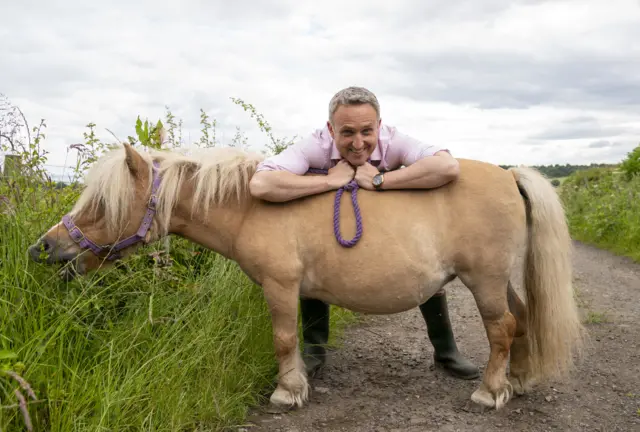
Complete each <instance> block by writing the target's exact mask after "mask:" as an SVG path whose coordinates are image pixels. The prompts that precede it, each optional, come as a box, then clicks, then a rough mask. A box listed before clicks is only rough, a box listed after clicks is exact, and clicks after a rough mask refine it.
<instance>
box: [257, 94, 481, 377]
mask: <svg viewBox="0 0 640 432" xmlns="http://www.w3.org/2000/svg"><path fill="white" fill-rule="evenodd" d="M401 167H403V168H402V169H399V168H401ZM310 168H316V169H327V170H328V175H326V176H305V175H304V174H305V173H306V172H307V171H308V170H309V169H310ZM458 170H459V167H458V162H457V161H456V159H454V158H453V157H452V156H451V154H450V153H449V151H448V150H446V149H443V148H440V147H438V146H435V145H433V144H427V143H424V142H422V141H419V140H417V139H415V138H412V137H410V136H408V135H406V134H403V133H401V132H400V131H398V130H397V129H396V128H395V127H393V126H389V125H384V124H382V120H381V117H380V105H379V103H378V99H377V98H376V96H375V95H374V94H373V93H372V92H370V91H369V90H367V89H365V88H362V87H348V88H345V89H343V90H340V91H339V92H338V93H336V94H335V95H334V96H333V98H332V99H331V101H330V103H329V119H328V121H327V124H326V126H325V127H324V128H323V129H320V130H316V131H315V132H314V133H312V134H311V135H310V136H309V137H307V138H306V139H304V140H302V141H300V142H298V143H297V144H294V145H292V146H290V147H288V148H286V149H285V150H284V151H282V152H281V153H280V154H278V155H275V156H272V157H269V158H266V159H265V160H264V161H263V162H262V163H261V164H260V165H259V166H258V168H257V172H256V174H255V175H254V176H253V178H252V180H251V184H250V189H251V194H252V195H253V196H255V197H256V198H261V199H264V200H267V201H273V202H285V201H290V200H294V199H296V198H300V197H303V196H308V195H312V194H318V193H322V192H327V191H331V190H336V189H339V188H340V187H342V186H344V185H346V184H347V183H349V182H350V181H351V180H353V179H354V178H355V180H356V182H357V183H358V185H359V186H360V187H361V188H364V189H368V190H392V189H417V188H422V189H430V188H436V187H439V186H442V185H444V184H447V183H449V182H451V181H453V180H455V179H456V178H457V176H458ZM301 309H302V325H303V339H304V358H305V363H306V367H307V371H308V372H309V374H310V375H314V374H315V373H316V372H317V370H318V369H319V368H320V367H321V366H322V365H323V364H324V361H325V356H326V352H325V349H324V346H323V345H325V344H326V343H327V341H328V338H329V305H328V304H326V303H324V302H322V301H319V300H315V299H304V298H303V299H301ZM420 311H421V312H422V315H423V317H424V320H425V322H426V324H427V333H428V335H429V339H430V341H431V343H432V344H433V347H434V360H435V362H436V364H438V365H441V366H443V367H444V368H445V369H446V370H447V371H449V372H450V373H451V374H452V375H454V376H457V377H460V378H464V379H472V378H476V377H478V376H479V372H478V369H477V367H476V366H475V365H473V364H471V363H470V362H469V361H468V360H466V359H465V358H464V357H462V355H461V354H460V353H459V351H458V348H457V346H456V343H455V340H454V337H453V331H452V329H451V323H450V321H449V314H448V309H447V300H446V296H445V292H444V290H441V291H440V292H438V293H437V294H436V295H434V296H433V297H431V298H430V299H429V300H427V302H425V303H424V304H422V305H420Z"/></svg>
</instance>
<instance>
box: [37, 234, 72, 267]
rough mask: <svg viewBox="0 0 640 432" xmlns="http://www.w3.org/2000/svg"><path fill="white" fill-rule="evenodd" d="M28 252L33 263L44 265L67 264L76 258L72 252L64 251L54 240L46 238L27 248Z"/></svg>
mask: <svg viewBox="0 0 640 432" xmlns="http://www.w3.org/2000/svg"><path fill="white" fill-rule="evenodd" d="M28 252H29V256H30V257H31V259H32V260H33V261H35V262H37V263H44V264H60V263H67V262H69V261H72V260H73V259H75V258H76V254H75V253H74V252H67V251H65V250H64V249H63V248H61V247H60V245H58V244H56V242H55V241H54V240H52V239H49V238H46V237H42V238H41V239H39V240H38V241H37V242H36V243H34V244H32V245H31V246H29V249H28Z"/></svg>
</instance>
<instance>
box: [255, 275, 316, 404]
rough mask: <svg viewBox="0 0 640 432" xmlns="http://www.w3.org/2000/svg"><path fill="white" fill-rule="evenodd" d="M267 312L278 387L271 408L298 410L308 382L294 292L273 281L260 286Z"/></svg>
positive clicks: (302, 402)
mask: <svg viewBox="0 0 640 432" xmlns="http://www.w3.org/2000/svg"><path fill="white" fill-rule="evenodd" d="M263 290H264V294H265V299H266V301H267V304H268V305H269V310H270V312H271V321H272V326H273V343H274V347H275V354H276V358H277V360H278V365H279V372H278V386H277V387H276V389H275V391H274V392H273V394H272V395H271V398H270V401H271V408H272V409H276V410H278V411H286V410H288V409H290V408H294V407H296V406H297V407H302V406H303V405H304V403H305V402H306V401H307V400H308V398H309V383H308V381H307V374H306V371H305V367H304V362H303V360H302V356H301V355H300V350H299V349H298V327H297V324H298V322H297V320H298V290H297V289H294V288H287V287H285V286H283V285H282V284H280V283H277V282H275V281H269V282H266V283H264V284H263Z"/></svg>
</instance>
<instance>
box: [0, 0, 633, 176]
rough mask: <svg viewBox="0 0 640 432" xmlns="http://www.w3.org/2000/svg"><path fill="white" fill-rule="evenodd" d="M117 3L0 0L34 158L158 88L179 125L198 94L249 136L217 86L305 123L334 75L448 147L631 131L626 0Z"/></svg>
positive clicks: (8, 83)
mask: <svg viewBox="0 0 640 432" xmlns="http://www.w3.org/2000/svg"><path fill="white" fill-rule="evenodd" d="M132 3H134V2H131V1H123V0H117V1H114V0H112V1H108V2H99V3H95V2H87V1H79V0H65V1H60V0H48V1H47V2H42V1H35V0H22V1H21V2H17V1H9V0H0V14H1V15H2V16H3V19H2V25H1V26H0V62H1V67H0V93H4V94H5V95H6V96H8V97H9V99H10V100H11V101H12V102H13V103H15V104H17V105H19V106H20V107H21V108H22V110H23V111H24V112H25V114H26V116H27V117H28V119H29V120H30V122H31V123H32V125H34V124H36V123H37V122H38V120H39V119H41V118H45V119H46V121H47V124H48V128H47V133H48V137H47V140H46V143H47V144H46V145H47V149H48V150H49V151H51V153H52V154H51V155H50V163H52V164H64V162H65V155H66V148H67V146H68V145H69V144H73V143H75V142H79V141H81V140H82V133H83V132H84V131H85V125H86V124H87V123H89V122H94V123H96V124H97V126H98V133H99V136H100V137H101V138H103V139H105V140H110V141H114V138H113V137H112V136H111V135H110V134H109V133H108V132H107V131H106V130H105V128H108V129H110V130H112V131H113V132H114V133H115V134H116V135H117V136H118V137H119V138H121V139H125V138H126V136H127V135H135V131H134V123H135V119H136V116H137V115H141V116H142V117H143V118H144V117H148V118H149V119H152V120H157V119H158V118H161V117H163V116H164V113H165V106H166V105H168V106H170V107H171V109H172V111H173V112H174V114H175V115H177V116H178V117H180V118H182V119H183V121H184V125H185V137H186V138H189V137H190V138H191V140H192V141H197V139H198V137H199V125H198V121H199V109H200V108H203V109H204V110H206V112H207V113H208V114H209V115H210V116H211V117H215V118H216V119H217V120H218V122H219V124H220V128H221V129H220V130H219V132H218V133H219V134H222V133H224V135H223V136H221V137H220V138H222V140H223V141H227V142H228V141H230V140H231V139H232V137H233V134H234V132H235V128H236V126H238V127H240V128H241V129H242V130H244V131H246V133H247V135H248V137H249V144H250V146H251V148H252V149H254V150H259V149H261V148H262V146H263V144H264V143H265V142H266V136H264V135H263V134H262V133H261V132H260V131H259V130H258V129H257V127H256V125H255V122H254V121H253V120H252V119H251V118H250V117H249V115H248V114H247V113H245V112H243V110H242V109H241V108H240V107H238V106H236V105H234V104H233V103H232V102H231V101H230V99H229V98H230V97H238V98H242V99H244V100H246V101H248V102H250V103H252V104H254V105H255V106H256V107H257V109H258V110H259V111H260V112H261V113H262V114H263V115H264V116H265V117H266V119H267V120H268V121H269V122H270V124H271V125H272V126H273V128H274V132H275V134H276V135H277V136H282V137H292V136H294V135H298V136H303V135H305V134H308V133H310V132H312V131H313V129H315V128H320V127H322V126H323V125H324V124H325V122H326V119H327V105H328V102H329V99H330V98H331V96H332V95H333V94H334V93H335V92H336V91H337V90H339V89H340V88H343V87H346V86H349V85H361V86H365V87H368V88H369V89H371V90H372V91H374V92H375V93H376V94H377V96H378V98H379V99H380V102H381V104H382V119H383V121H384V122H387V123H390V124H393V125H395V126H397V127H399V128H401V129H402V130H403V131H405V132H407V133H409V134H411V135H414V136H415V137H417V138H420V139H422V140H425V141H430V142H434V143H438V144H441V145H445V146H447V147H448V148H450V149H451V151H452V152H453V154H454V155H455V156H458V157H464V158H477V159H481V160H485V161H489V162H493V163H501V164H503V163H504V164H521V163H522V164H549V163H567V162H569V163H590V162H618V161H620V160H621V159H622V158H624V157H625V155H626V153H627V152H628V151H630V150H631V149H632V148H633V147H635V146H636V145H637V144H638V143H639V142H640V42H639V41H640V2H639V1H638V0H628V1H627V0H606V1H605V0H603V1H595V0H593V1H592V0H575V1H573V0H570V1H564V0H553V1H535V0H521V1H506V0H505V1H498V0H473V1H472V0H465V1H460V0H458V1H451V2H450V1H448V0H447V1H445V0H435V1H434V0H428V1H427V0H396V1H395V3H394V2H393V1H390V0H384V1H378V0H367V1H364V0H357V1H345V0H340V1H335V0H323V1H321V2H320V1H318V2H311V1H308V2H303V1H294V0H261V1H254V0H235V2H233V1H231V0H229V1H226V2H223V1H221V0H213V1H188V0H183V1H182V3H180V2H179V1H171V2H169V1H166V0H153V1H137V2H135V5H132ZM179 4H181V6H178V5H179ZM189 134H190V135H189ZM187 145H188V143H187ZM72 154H73V153H72Z"/></svg>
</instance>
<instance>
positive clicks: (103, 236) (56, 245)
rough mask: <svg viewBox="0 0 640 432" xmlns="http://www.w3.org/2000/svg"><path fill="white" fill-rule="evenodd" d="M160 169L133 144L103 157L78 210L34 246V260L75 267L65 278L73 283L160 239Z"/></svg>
mask: <svg viewBox="0 0 640 432" xmlns="http://www.w3.org/2000/svg"><path fill="white" fill-rule="evenodd" d="M158 167H159V165H158V163H157V162H154V161H153V160H152V159H151V156H150V155H149V154H145V153H138V152H137V151H136V150H134V149H133V147H131V146H130V145H129V144H124V146H123V147H119V148H117V149H115V150H112V151H110V152H109V153H107V154H106V155H105V156H103V157H102V158H100V159H99V160H98V161H97V162H96V163H95V165H94V166H93V167H92V168H91V170H90V171H89V173H88V175H87V177H86V180H85V189H84V191H83V192H82V194H81V195H80V198H79V199H78V201H77V202H76V204H75V206H74V207H73V209H72V210H71V211H70V212H69V213H68V214H66V215H64V217H63V218H62V221H61V222H59V223H58V224H56V225H54V226H53V227H51V228H50V229H49V230H48V231H47V232H46V233H45V234H44V235H43V236H42V237H41V238H40V239H38V241H37V242H36V243H35V244H33V245H31V246H30V247H29V254H30V255H31V258H32V259H33V260H35V261H36V262H43V263H46V264H69V265H67V266H65V267H64V268H63V271H62V275H63V276H66V277H67V278H71V277H73V275H74V273H79V274H83V273H86V272H87V271H89V270H92V269H96V268H98V267H100V266H102V265H104V264H105V263H110V262H113V261H115V260H117V259H119V258H121V257H122V256H124V255H125V254H129V253H131V251H133V250H134V249H135V248H137V247H138V246H139V245H140V244H144V243H148V242H150V241H152V240H154V239H157V238H159V228H160V227H159V221H161V219H159V218H157V217H156V213H157V212H158V210H159V208H158V199H157V191H158V188H159V184H160V176H159V171H158Z"/></svg>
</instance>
